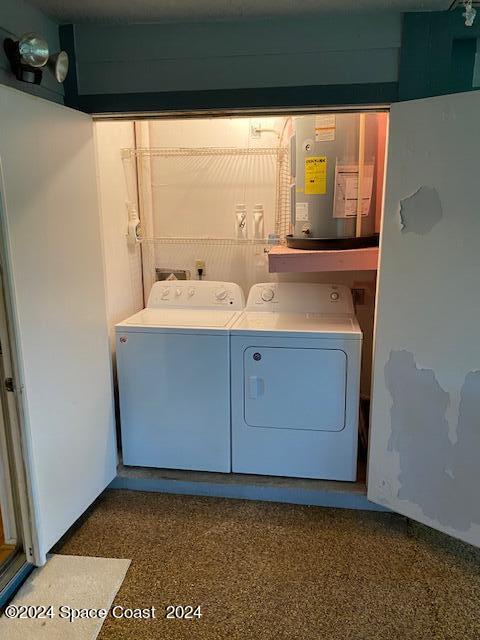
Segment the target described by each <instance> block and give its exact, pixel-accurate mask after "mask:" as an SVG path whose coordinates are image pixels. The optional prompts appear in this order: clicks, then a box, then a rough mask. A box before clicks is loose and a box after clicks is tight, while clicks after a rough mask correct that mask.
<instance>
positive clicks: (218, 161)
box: [93, 107, 389, 508]
mask: <svg viewBox="0 0 480 640" xmlns="http://www.w3.org/2000/svg"><path fill="white" fill-rule="evenodd" d="M388 117H389V116H388V110H387V109H386V108H382V107H379V108H376V107H372V108H368V109H364V110H354V109H352V110H342V109H338V110H329V111H321V110H317V111H313V112H308V111H306V112H299V113H276V114H267V115H265V114H255V113H253V114H248V115H231V116H230V115H229V116H226V115H214V116H211V117H205V116H193V115H190V116H188V117H175V118H173V117H155V118H153V117H152V118H139V119H124V118H108V117H105V118H102V117H98V118H95V119H94V123H93V126H94V139H95V148H96V160H97V180H98V191H99V203H100V218H101V232H102V238H103V253H104V265H105V283H106V303H107V316H108V324H109V335H110V345H111V353H112V363H113V369H114V384H115V391H116V392H115V399H116V418H117V435H118V443H119V453H120V460H121V466H120V467H119V474H118V477H117V479H116V480H115V481H114V485H115V486H122V487H129V488H151V489H156V488H157V489H158V490H168V491H178V490H182V489H181V488H180V489H179V487H180V485H182V486H183V489H184V490H185V491H186V492H192V493H196V492H198V493H207V494H213V495H216V494H219V495H232V496H244V497H260V494H261V493H262V492H263V495H264V496H267V493H268V491H269V490H272V491H273V493H272V496H273V497H274V498H275V499H285V500H289V499H292V497H291V496H290V498H289V497H288V496H289V491H291V492H296V491H298V490H299V489H300V488H301V486H303V488H304V489H305V490H306V491H310V492H313V494H317V498H316V500H319V501H320V503H325V504H328V503H329V501H331V503H332V504H336V503H338V504H339V505H343V506H356V507H371V508H373V507H374V505H373V503H369V502H368V501H367V499H366V489H365V482H366V479H365V478H366V457H367V449H368V432H369V406H370V397H371V380H372V351H373V333H374V318H375V296H376V280H377V268H378V254H379V247H378V243H379V233H380V227H381V220H382V207H383V192H384V182H385V163H386V157H385V155H386V147H387V138H388ZM287 236H288V238H287ZM318 239H320V241H324V245H322V244H318V242H317V240H318ZM325 239H326V241H325ZM224 283H227V284H224ZM255 285H261V286H259V287H255ZM322 285H323V286H322ZM250 291H251V292H252V293H251V295H250V298H249V292H250ZM245 305H247V311H246V312H245V313H246V314H247V315H248V313H249V309H250V307H251V309H250V311H251V312H252V313H253V315H252V316H251V317H250V316H249V317H247V316H245V317H244V319H243V321H242V313H244V311H243V309H244V306H245ZM192 306H193V310H192ZM146 307H152V309H148V308H147V309H145V308H146ZM197 307H198V308H197ZM144 309H145V311H143V310H144ZM195 309H196V311H195ZM185 312H187V313H188V314H189V317H188V319H187V320H184V319H183V318H184V317H186V316H185ZM145 313H150V315H149V316H147V315H145ZM195 313H196V314H197V315H195ZM199 313H200V315H199ZM212 313H213V316H214V318H213V320H212V318H211V317H210V316H211V315H212ZM219 313H220V315H219ZM222 313H223V315H221V314H222ZM142 314H143V315H142ZM155 314H156V315H155ZM165 314H167V315H165ZM168 314H170V315H168ZM172 314H173V315H172ZM182 314H183V315H182ZM202 314H203V316H202ZM209 314H210V315H209ZM295 314H297V315H298V317H296V316H295ZM132 317H133V318H132ZM252 318H253V319H252ZM197 322H198V324H199V327H200V328H201V331H200V332H198V331H197V329H198V327H195V323H197ZM252 323H253V324H252ZM289 323H292V324H291V326H289ZM169 325H173V327H176V329H175V328H172V326H169ZM235 325H237V328H235ZM159 327H160V328H159ZM161 327H163V329H162V328H161ZM242 327H243V329H245V330H243V329H242ZM257 330H258V331H257ZM249 332H250V333H249ZM173 333H176V334H178V335H175V336H173ZM192 334H193V335H192ZM202 334H203V335H202ZM250 336H251V337H250ZM190 341H191V342H190ZM199 341H200V342H199ZM200 343H201V346H199V345H200ZM259 372H260V373H259ZM164 429H166V431H167V433H162V430H164ZM336 480H340V481H343V482H335V481H336ZM302 483H303V485H302ZM220 485H222V487H223V488H220ZM223 485H225V486H227V485H228V487H227V488H225V486H223ZM259 487H260V489H259ZM259 491H260V493H258V492H259ZM265 492H267V493H265ZM313 494H312V495H313ZM292 495H293V494H292ZM293 499H294V500H295V498H293Z"/></svg>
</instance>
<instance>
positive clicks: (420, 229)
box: [399, 186, 443, 235]
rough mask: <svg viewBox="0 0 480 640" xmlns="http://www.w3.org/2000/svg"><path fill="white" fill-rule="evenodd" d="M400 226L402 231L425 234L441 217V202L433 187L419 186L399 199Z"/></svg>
mask: <svg viewBox="0 0 480 640" xmlns="http://www.w3.org/2000/svg"><path fill="white" fill-rule="evenodd" d="M399 214H400V228H401V230H402V232H403V233H409V232H412V233H417V234H420V235H425V234H426V233H428V232H429V231H431V230H432V229H433V227H434V226H435V225H436V224H437V222H439V221H440V220H441V219H442V217H443V209H442V203H441V202H440V197H439V195H438V192H437V190H436V189H434V188H433V187H425V186H423V187H420V188H419V189H417V191H415V193H412V195H410V196H408V197H407V198H404V199H403V200H400V212H399Z"/></svg>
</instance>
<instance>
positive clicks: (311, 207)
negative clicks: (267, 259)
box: [287, 113, 378, 249]
mask: <svg viewBox="0 0 480 640" xmlns="http://www.w3.org/2000/svg"><path fill="white" fill-rule="evenodd" d="M369 118H370V119H369ZM292 130H293V135H292V137H291V139H290V152H291V162H290V165H291V174H292V175H291V185H292V186H291V207H292V210H291V221H292V228H293V234H292V235H290V236H287V244H288V246H291V247H294V248H300V249H301V248H309V249H311V248H319V249H328V248H331V249H348V248H356V247H364V246H372V245H374V244H376V243H378V236H377V235H376V234H375V189H374V183H375V159H376V158H375V156H376V146H377V127H376V118H375V114H371V115H370V114H367V115H366V114H359V113H337V114H321V115H302V116H297V117H294V118H293V128H292ZM359 180H360V187H359ZM359 203H360V204H359ZM358 218H360V221H359V220H358Z"/></svg>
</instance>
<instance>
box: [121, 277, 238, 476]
mask: <svg viewBox="0 0 480 640" xmlns="http://www.w3.org/2000/svg"><path fill="white" fill-rule="evenodd" d="M244 304H245V303H244V296H243V292H242V290H241V289H240V287H239V286H238V285H237V284H234V283H231V282H209V281H191V280H190V281H189V280H185V281H175V282H166V281H163V282H156V283H155V284H154V285H153V287H152V290H151V293H150V296H149V299H148V305H147V308H146V309H144V310H143V311H140V312H139V313H136V314H135V315H133V316H131V317H130V318H128V319H127V320H124V321H123V322H121V323H120V324H118V325H117V326H116V350H117V367H118V384H119V393H120V417H121V432H122V447H123V462H124V464H126V465H135V466H145V467H159V468H170V469H196V470H203V471H222V472H229V471H231V454H230V451H231V429H230V332H229V330H230V327H231V325H232V324H233V322H234V321H235V320H236V319H237V318H238V315H239V312H240V310H241V309H243V308H244Z"/></svg>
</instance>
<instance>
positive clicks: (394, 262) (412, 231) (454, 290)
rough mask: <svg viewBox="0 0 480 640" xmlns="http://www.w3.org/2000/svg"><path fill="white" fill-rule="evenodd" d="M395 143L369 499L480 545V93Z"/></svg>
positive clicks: (407, 119) (426, 105) (405, 122)
mask: <svg viewBox="0 0 480 640" xmlns="http://www.w3.org/2000/svg"><path fill="white" fill-rule="evenodd" d="M389 137H390V140H389V153H388V170H387V186H386V201H385V218H384V223H383V230H382V240H381V259H380V278H379V287H378V307H377V318H376V338H375V355H374V388H373V405H372V414H371V434H370V451H369V469H368V497H369V499H370V500H372V501H374V502H377V503H379V504H382V505H385V506H387V507H390V508H391V509H393V510H394V511H398V512H400V513H402V514H404V515H406V516H409V517H411V518H414V519H416V520H419V521H420V522H423V523H425V524H427V525H430V526H432V527H434V528H436V529H439V530H441V531H444V532H447V533H449V534H451V535H453V536H455V537H457V538H461V539H463V540H466V541H468V542H470V543H472V544H475V545H480V499H479V493H478V491H479V487H480V92H478V91H476V92H471V93H463V94H455V95H449V96H442V97H438V98H428V99H425V100H416V101H412V102H405V103H400V104H397V105H394V106H393V108H392V111H391V116H390V136H389Z"/></svg>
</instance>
